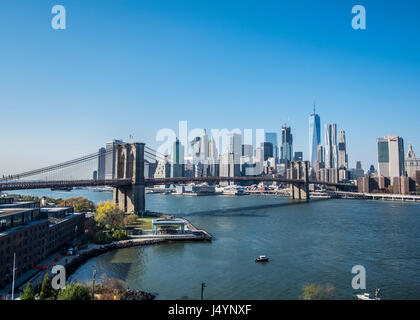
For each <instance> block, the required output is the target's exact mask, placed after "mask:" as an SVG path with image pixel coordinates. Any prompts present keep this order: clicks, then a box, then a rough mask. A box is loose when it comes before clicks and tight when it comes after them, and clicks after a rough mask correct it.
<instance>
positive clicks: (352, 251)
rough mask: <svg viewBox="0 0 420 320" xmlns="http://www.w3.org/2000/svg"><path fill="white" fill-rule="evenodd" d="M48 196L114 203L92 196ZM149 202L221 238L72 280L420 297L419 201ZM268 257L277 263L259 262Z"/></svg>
mask: <svg viewBox="0 0 420 320" xmlns="http://www.w3.org/2000/svg"><path fill="white" fill-rule="evenodd" d="M36 192H40V193H37V195H39V194H42V193H45V191H36ZM31 193H32V194H35V191H33V192H31ZM48 195H49V196H53V197H59V196H60V197H66V195H67V196H68V197H70V196H74V195H82V196H86V197H88V198H90V199H92V200H94V201H100V200H106V199H111V198H112V193H98V192H91V191H86V190H75V191H73V192H72V193H70V194H69V193H63V194H60V195H58V194H57V193H55V192H54V193H51V192H49V194H48ZM146 202H147V208H148V209H149V210H154V211H159V212H166V213H170V214H174V215H179V216H183V217H186V218H187V219H189V220H190V221H191V222H192V223H193V224H195V225H196V226H197V227H199V228H204V229H206V230H207V231H208V232H210V233H211V234H212V235H213V236H214V240H213V241H212V242H189V243H179V242H174V243H166V244H159V245H154V246H147V247H136V248H129V249H123V250H119V251H114V252H110V253H107V254H104V255H102V256H99V257H97V258H95V259H92V260H90V261H89V262H88V263H86V264H85V265H84V266H82V267H81V268H80V269H78V271H76V273H75V274H74V275H73V276H72V279H77V280H80V281H87V280H89V279H90V278H91V275H92V271H93V270H94V269H96V270H97V274H98V277H99V278H101V277H102V278H104V277H106V276H107V277H117V278H120V279H123V280H125V281H127V282H128V284H129V286H130V288H133V289H140V290H144V291H149V292H152V293H155V294H157V298H158V299H199V298H200V288H201V283H202V282H205V283H206V288H205V298H206V299H298V298H299V296H300V295H301V293H302V289H301V288H302V286H303V285H304V284H306V283H316V284H322V285H326V284H327V283H329V284H331V285H332V286H333V287H334V288H335V289H334V292H333V297H334V298H336V299H352V298H353V296H354V294H355V293H362V292H365V291H369V292H373V291H374V290H375V288H377V287H379V288H381V292H382V298H383V299H420V237H419V235H420V204H414V203H401V202H382V201H366V200H318V201H317V200H313V201H311V202H310V203H295V202H292V201H290V200H289V199H287V198H281V197H265V196H240V197H234V196H232V197H229V196H209V197H181V196H173V195H161V194H154V195H147V198H146ZM260 254H266V255H267V256H269V258H270V262H268V263H266V264H257V263H255V262H254V259H255V257H256V256H258V255H260ZM355 265H362V266H364V267H365V268H366V286H367V289H366V290H359V291H358V290H354V289H353V288H352V287H351V279H352V277H353V276H354V275H353V274H352V273H351V269H352V267H353V266H355Z"/></svg>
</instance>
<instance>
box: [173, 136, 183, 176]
mask: <svg viewBox="0 0 420 320" xmlns="http://www.w3.org/2000/svg"><path fill="white" fill-rule="evenodd" d="M183 176H184V146H183V145H182V144H181V142H180V141H179V139H178V138H177V139H176V141H175V142H174V144H173V145H172V150H171V178H176V177H183Z"/></svg>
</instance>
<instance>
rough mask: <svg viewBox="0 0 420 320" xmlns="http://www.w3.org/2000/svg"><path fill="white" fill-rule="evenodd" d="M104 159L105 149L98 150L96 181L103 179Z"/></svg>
mask: <svg viewBox="0 0 420 320" xmlns="http://www.w3.org/2000/svg"><path fill="white" fill-rule="evenodd" d="M105 158H106V150H105V148H100V149H99V153H98V179H99V180H104V179H105Z"/></svg>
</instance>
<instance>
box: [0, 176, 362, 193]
mask: <svg viewBox="0 0 420 320" xmlns="http://www.w3.org/2000/svg"><path fill="white" fill-rule="evenodd" d="M192 182H196V183H202V182H208V183H219V182H255V183H258V182H279V183H287V184H298V185H302V184H305V181H304V180H298V179H286V178H280V177H270V176H264V177H202V178H195V177H179V178H156V179H155V178H146V179H144V183H145V185H146V186H154V185H165V184H185V183H192ZM307 183H309V184H319V185H326V186H332V187H338V188H347V189H355V188H357V186H355V185H352V184H344V183H331V182H324V181H308V182H307ZM132 184H133V182H132V180H131V179H107V180H68V181H65V180H64V181H10V182H9V181H4V180H3V181H0V191H6V190H9V191H10V190H25V189H51V188H73V187H97V186H110V187H125V186H131V185H132Z"/></svg>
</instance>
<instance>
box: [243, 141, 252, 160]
mask: <svg viewBox="0 0 420 320" xmlns="http://www.w3.org/2000/svg"><path fill="white" fill-rule="evenodd" d="M253 153H254V150H253V147H252V145H250V144H243V145H242V156H243V157H248V158H250V159H252V157H253Z"/></svg>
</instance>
